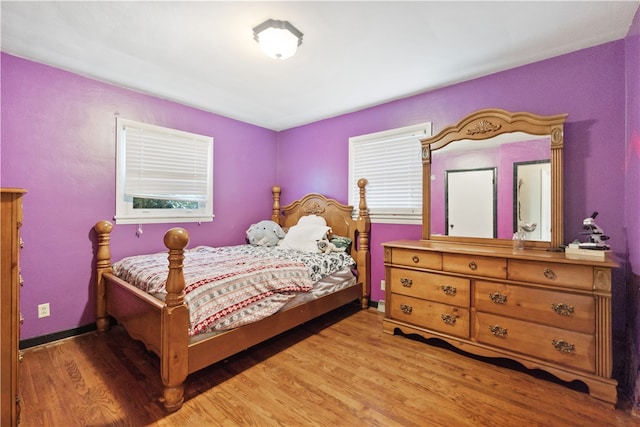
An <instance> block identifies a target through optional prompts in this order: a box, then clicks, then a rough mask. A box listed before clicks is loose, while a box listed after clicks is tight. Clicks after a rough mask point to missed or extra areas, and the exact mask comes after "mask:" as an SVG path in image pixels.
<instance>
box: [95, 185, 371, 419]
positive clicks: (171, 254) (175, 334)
mask: <svg viewBox="0 0 640 427" xmlns="http://www.w3.org/2000/svg"><path fill="white" fill-rule="evenodd" d="M366 184H367V181H366V180H365V179H360V180H359V181H358V187H359V194H360V198H359V205H358V208H357V211H356V212H357V219H353V218H352V214H353V212H354V210H353V207H352V206H348V205H344V204H342V203H339V202H337V201H336V200H333V199H329V198H327V197H325V196H323V195H320V194H315V193H313V194H308V195H306V196H304V197H303V198H301V199H299V200H296V201H294V202H292V203H290V204H288V205H287V206H284V207H281V206H280V194H281V189H280V187H277V186H275V187H273V188H272V193H273V206H272V216H271V220H273V221H274V222H276V223H278V224H279V225H281V226H282V228H283V229H285V230H288V229H289V228H290V227H293V226H294V225H296V224H297V223H298V221H299V219H300V218H302V217H305V216H309V215H316V216H320V217H322V218H324V219H325V220H326V223H327V225H328V226H329V227H331V229H332V232H333V234H335V235H338V236H348V237H349V238H351V239H352V241H353V243H352V245H351V247H350V248H349V249H348V253H349V254H350V255H351V257H352V258H353V260H354V261H355V271H356V274H355V275H356V277H357V279H356V281H355V285H353V286H348V287H344V288H341V289H340V290H337V291H335V292H333V293H330V294H326V295H323V296H320V297H317V298H314V299H310V300H306V301H305V302H302V303H299V304H297V305H296V304H287V305H285V307H284V308H283V309H281V310H279V311H277V312H276V313H274V314H272V315H270V316H268V317H265V318H263V319H261V320H259V321H257V322H252V323H248V324H244V325H242V326H238V327H235V328H232V329H228V330H223V331H218V332H215V333H208V334H206V335H202V334H199V335H193V329H192V328H191V325H190V318H189V308H188V306H187V304H186V302H185V274H184V271H183V262H184V260H185V251H188V249H185V248H186V247H187V245H188V242H189V236H188V233H187V231H186V230H184V229H182V228H172V229H170V230H169V231H167V232H166V234H165V236H164V244H165V246H166V247H167V249H168V256H167V255H166V253H165V260H167V259H168V273H166V276H165V277H166V284H165V288H166V291H165V293H164V294H163V297H162V298H158V297H157V296H153V295H151V294H149V293H147V292H145V291H143V290H141V289H139V288H138V287H136V286H133V285H132V284H130V283H127V282H126V281H125V280H122V279H121V278H119V277H118V276H116V275H115V274H114V264H112V261H111V250H110V246H109V245H110V233H111V231H112V229H113V225H112V224H111V222H109V221H106V220H103V221H99V222H98V223H97V224H96V225H95V227H94V229H95V231H96V234H97V250H96V286H97V289H96V324H97V329H98V332H106V331H107V330H108V329H109V326H110V323H111V321H112V320H115V321H116V322H117V323H118V324H120V325H122V326H123V327H124V328H125V329H126V331H127V333H128V334H129V336H130V337H131V338H133V339H136V340H139V341H141V342H143V343H144V345H145V346H146V348H147V349H148V350H149V351H152V352H153V353H155V354H157V355H158V357H159V358H160V371H161V372H160V375H161V379H162V382H163V385H164V392H163V397H162V404H163V405H164V407H165V409H166V410H167V411H168V412H173V411H177V410H178V409H180V408H181V407H182V404H183V402H184V382H185V380H186V378H187V376H188V375H189V374H191V373H193V372H196V371H198V370H200V369H202V368H205V367H207V366H209V365H211V364H214V363H216V362H219V361H221V360H224V359H225V358H227V357H229V356H232V355H234V354H236V353H238V352H240V351H242V350H245V349H247V348H249V347H252V346H254V345H256V344H258V343H260V342H263V341H265V340H267V339H269V338H271V337H274V336H276V335H278V334H280V333H282V332H284V331H286V330H289V329H291V328H293V327H295V326H298V325H300V324H303V323H304V322H307V321H308V320H311V319H313V318H315V317H318V316H320V315H322V314H325V313H327V312H329V311H331V310H334V309H336V308H338V307H341V306H343V305H345V304H348V303H351V302H353V301H359V303H360V305H361V307H362V308H363V309H366V308H368V305H369V296H370V290H371V284H370V264H371V258H370V252H369V232H370V219H369V213H368V209H367V202H366V197H365V186H366ZM165 262H166V261H165ZM115 264H117V263H115Z"/></svg>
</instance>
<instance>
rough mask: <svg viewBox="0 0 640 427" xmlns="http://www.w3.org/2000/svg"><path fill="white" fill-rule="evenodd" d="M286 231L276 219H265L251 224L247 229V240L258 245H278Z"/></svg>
mask: <svg viewBox="0 0 640 427" xmlns="http://www.w3.org/2000/svg"><path fill="white" fill-rule="evenodd" d="M285 235H286V233H285V232H284V230H283V229H282V227H280V225H279V224H278V223H276V222H274V221H270V220H264V221H260V222H258V223H256V224H253V225H251V227H249V229H248V230H247V240H248V241H249V243H250V244H252V245H256V246H277V245H278V243H280V239H282V238H284V236H285Z"/></svg>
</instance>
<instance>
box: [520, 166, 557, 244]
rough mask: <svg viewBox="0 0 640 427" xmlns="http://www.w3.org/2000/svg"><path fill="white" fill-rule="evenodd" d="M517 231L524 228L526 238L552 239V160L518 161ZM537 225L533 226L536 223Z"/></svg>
mask: <svg viewBox="0 0 640 427" xmlns="http://www.w3.org/2000/svg"><path fill="white" fill-rule="evenodd" d="M513 171H514V175H513V176H514V180H513V181H514V189H515V191H516V194H515V199H516V203H514V219H513V223H514V224H513V229H514V232H515V231H517V230H518V228H520V229H521V230H522V231H524V232H525V236H526V237H525V239H526V240H539V241H548V240H550V239H551V223H550V221H549V218H551V203H550V202H551V194H550V189H551V164H550V162H549V161H548V160H545V161H537V162H522V163H514V165H513ZM532 225H533V226H532Z"/></svg>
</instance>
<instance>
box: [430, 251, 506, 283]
mask: <svg viewBox="0 0 640 427" xmlns="http://www.w3.org/2000/svg"><path fill="white" fill-rule="evenodd" d="M442 257H443V258H442V264H443V265H442V267H443V270H445V271H451V272H454V273H462V274H472V275H474V276H484V277H493V278H496V279H506V278H507V260H506V259H504V258H492V257H485V256H475V255H463V254H447V253H445V254H443V255H442Z"/></svg>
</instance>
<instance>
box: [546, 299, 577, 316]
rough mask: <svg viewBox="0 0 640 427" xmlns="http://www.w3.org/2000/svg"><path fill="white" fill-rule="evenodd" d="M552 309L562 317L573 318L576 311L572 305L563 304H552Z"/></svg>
mask: <svg viewBox="0 0 640 427" xmlns="http://www.w3.org/2000/svg"><path fill="white" fill-rule="evenodd" d="M551 308H552V309H553V311H555V312H556V313H558V314H559V315H560V316H573V313H574V309H573V306H572V305H567V304H565V303H562V302H561V303H560V304H555V303H554V304H551Z"/></svg>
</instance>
